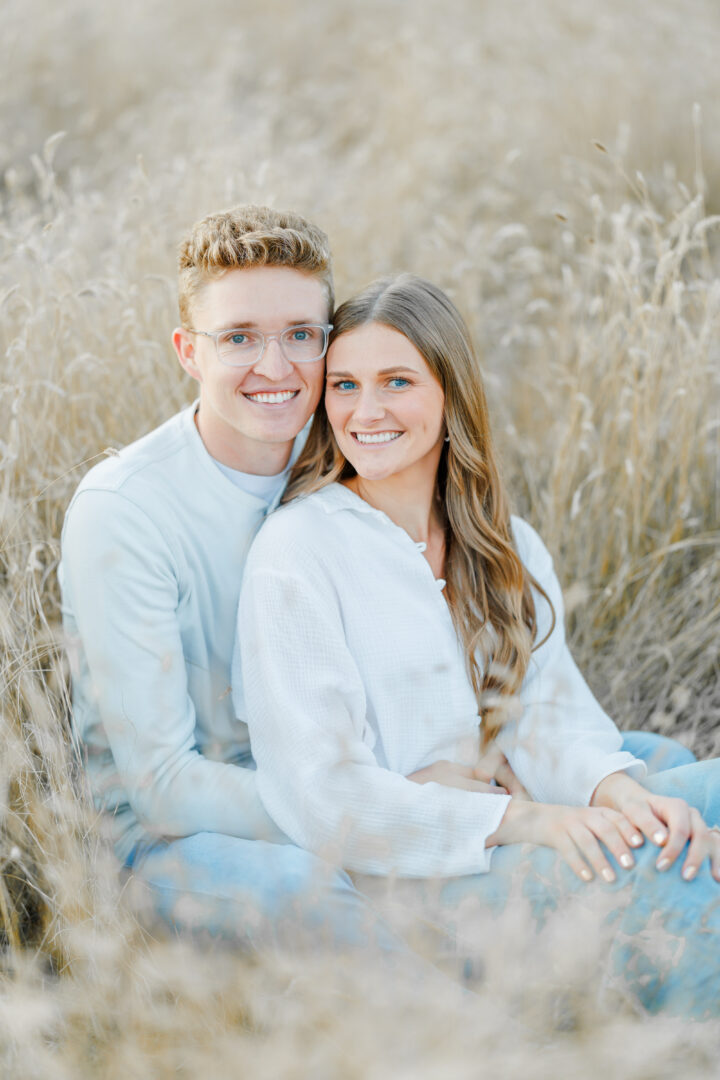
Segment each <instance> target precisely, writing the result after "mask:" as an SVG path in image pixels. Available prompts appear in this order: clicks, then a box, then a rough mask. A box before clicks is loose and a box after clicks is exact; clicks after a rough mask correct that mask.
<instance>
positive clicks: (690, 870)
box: [682, 866, 697, 881]
mask: <svg viewBox="0 0 720 1080" xmlns="http://www.w3.org/2000/svg"><path fill="white" fill-rule="evenodd" d="M696 874H697V866H686V867H685V869H684V870H683V872H682V876H683V877H684V878H685V880H686V881H692V879H693V878H694V877H695V875H696Z"/></svg>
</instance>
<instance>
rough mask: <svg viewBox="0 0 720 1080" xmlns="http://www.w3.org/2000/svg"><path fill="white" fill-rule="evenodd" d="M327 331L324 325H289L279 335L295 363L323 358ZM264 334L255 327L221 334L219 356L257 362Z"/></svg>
mask: <svg viewBox="0 0 720 1080" xmlns="http://www.w3.org/2000/svg"><path fill="white" fill-rule="evenodd" d="M326 337H327V334H326V331H325V328H324V327H322V326H289V327H288V328H287V329H286V330H283V332H282V334H281V335H280V337H279V341H280V348H281V349H282V352H283V355H284V356H285V358H286V360H289V361H290V363H292V364H308V363H310V362H311V361H312V360H319V359H320V357H321V356H322V355H323V353H324V352H325V342H326ZM263 341H264V339H263V335H262V334H261V333H260V332H259V331H255V330H227V331H225V332H224V333H222V334H219V335H218V338H217V350H218V356H219V357H220V359H221V360H222V361H223V363H225V364H233V365H237V366H244V365H246V364H254V363H255V362H256V361H257V359H258V358H259V356H260V353H261V352H262V349H263Z"/></svg>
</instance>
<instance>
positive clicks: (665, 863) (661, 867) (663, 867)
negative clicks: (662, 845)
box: [655, 859, 670, 870]
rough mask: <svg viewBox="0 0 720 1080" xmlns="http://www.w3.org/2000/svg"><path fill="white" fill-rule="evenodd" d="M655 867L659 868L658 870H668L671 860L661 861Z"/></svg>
mask: <svg viewBox="0 0 720 1080" xmlns="http://www.w3.org/2000/svg"><path fill="white" fill-rule="evenodd" d="M655 865H656V866H657V868H658V870H667V868H668V866H669V865H670V860H669V859H660V860H659V862H657V863H656V864H655Z"/></svg>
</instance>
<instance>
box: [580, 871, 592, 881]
mask: <svg viewBox="0 0 720 1080" xmlns="http://www.w3.org/2000/svg"><path fill="white" fill-rule="evenodd" d="M580 877H581V878H582V879H583V881H592V874H591V873H590V871H589V870H581V871H580Z"/></svg>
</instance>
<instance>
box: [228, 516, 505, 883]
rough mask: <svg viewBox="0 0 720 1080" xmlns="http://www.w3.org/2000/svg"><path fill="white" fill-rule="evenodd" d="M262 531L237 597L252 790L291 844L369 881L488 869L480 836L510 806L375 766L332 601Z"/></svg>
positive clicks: (237, 684)
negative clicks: (418, 781) (254, 777)
mask: <svg viewBox="0 0 720 1080" xmlns="http://www.w3.org/2000/svg"><path fill="white" fill-rule="evenodd" d="M267 535H268V534H267V533H265V530H262V531H261V532H260V534H259V536H258V538H257V539H256V541H255V546H254V548H253V551H252V552H251V555H250V559H249V561H248V565H247V566H246V573H245V576H244V579H243V587H242V592H241V597H240V608H239V622H240V624H241V625H242V626H243V627H247V626H249V625H251V626H252V627H253V631H254V632H253V633H252V635H249V634H247V633H243V635H242V636H239V637H238V640H239V641H240V642H241V644H242V647H241V648H240V647H239V646H238V647H236V656H235V661H234V665H233V687H234V693H235V707H236V713H237V715H239V716H240V717H241V718H242V719H243V720H245V721H246V722H247V723H248V725H249V729H250V739H251V744H252V751H253V756H254V757H255V760H256V762H257V766H258V789H259V792H260V797H261V799H262V801H263V802H264V804H265V806H266V808H267V810H268V812H269V813H270V815H271V817H273V818H274V820H275V821H276V822H277V824H278V825H279V826H280V828H281V829H282V830H283V831H284V832H286V833H287V835H288V836H289V837H291V839H292V840H294V841H295V843H297V844H298V845H300V846H302V847H305V848H307V849H309V850H310V851H313V852H315V853H316V854H319V855H321V856H323V857H325V858H327V859H328V860H329V861H331V862H333V863H335V864H336V865H342V866H345V867H347V868H348V869H349V870H355V871H360V872H363V873H367V874H399V875H401V876H404V877H431V876H435V875H442V876H455V875H462V874H471V873H479V872H483V871H486V870H488V869H489V866H490V855H491V852H490V851H489V850H487V849H486V847H485V840H486V838H487V837H488V836H489V835H490V834H491V833H493V832H494V831H495V830H496V828H497V826H498V825H499V823H500V820H501V819H502V817H503V815H504V813H505V810H506V808H507V804H508V802H509V797H508V796H506V795H492V794H478V793H475V792H470V791H465V790H460V789H458V788H450V787H444V786H442V785H440V784H436V783H428V784H424V785H420V784H416V783H414V782H413V781H411V780H408V779H407V778H406V777H404V776H402V775H400V774H399V773H395V772H391V771H390V770H388V769H386V768H383V767H381V766H380V764H379V763H378V761H377V759H376V758H375V756H374V754H373V752H372V746H371V744H372V736H371V734H370V731H369V729H368V727H367V724H366V700H365V693H364V688H363V683H362V679H361V677H360V673H359V671H358V669H357V667H356V665H355V662H354V660H353V657H352V656H351V654H350V652H349V649H348V646H347V643H346V640H345V635H344V631H343V622H342V614H341V610H340V606H339V603H338V599H337V596H336V594H335V592H334V590H333V588H332V585H331V583H330V582H329V581H328V579H327V577H326V576H325V575H324V572H323V570H322V568H321V567H319V566H318V565H317V563H316V562H315V561H314V560H312V559H303V558H302V555H301V554H300V555H298V558H297V560H296V559H282V558H278V550H277V548H274V549H273V547H272V546H270V547H268V545H267V544H266V543H265V540H266V538H267Z"/></svg>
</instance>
